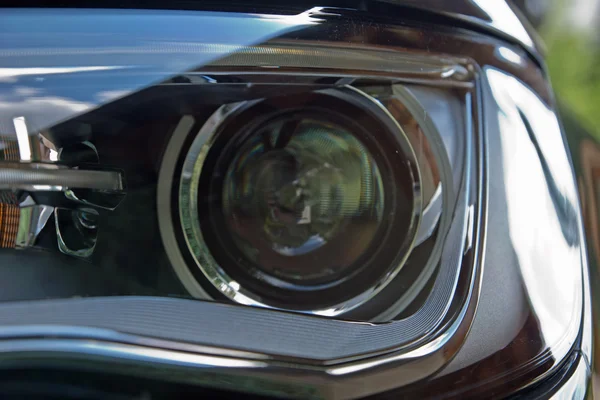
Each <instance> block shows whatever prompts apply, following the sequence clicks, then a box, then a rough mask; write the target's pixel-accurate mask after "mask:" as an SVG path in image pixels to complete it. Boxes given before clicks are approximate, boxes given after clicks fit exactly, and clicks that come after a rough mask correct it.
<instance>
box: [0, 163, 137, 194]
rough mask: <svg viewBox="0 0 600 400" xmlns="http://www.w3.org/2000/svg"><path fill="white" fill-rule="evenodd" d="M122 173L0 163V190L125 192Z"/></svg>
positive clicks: (37, 164)
mask: <svg viewBox="0 0 600 400" xmlns="http://www.w3.org/2000/svg"><path fill="white" fill-rule="evenodd" d="M124 186H125V185H124V181H123V174H122V173H121V172H119V171H96V170H84V169H69V168H65V167H59V166H57V165H52V164H41V163H13V162H2V163H0V189H2V190H7V189H8V190H12V189H20V190H30V191H39V190H45V191H63V190H66V189H67V188H80V189H96V190H108V191H121V190H123V189H124Z"/></svg>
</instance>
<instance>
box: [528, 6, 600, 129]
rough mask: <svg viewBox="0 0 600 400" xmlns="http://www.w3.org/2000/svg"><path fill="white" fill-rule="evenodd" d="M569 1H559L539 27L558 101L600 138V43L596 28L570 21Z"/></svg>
mask: <svg viewBox="0 0 600 400" xmlns="http://www.w3.org/2000/svg"><path fill="white" fill-rule="evenodd" d="M568 6H569V4H568V2H566V3H565V2H560V1H559V2H556V3H555V5H554V6H553V7H552V8H551V10H550V13H549V15H547V18H546V21H545V22H544V24H543V26H542V27H541V29H540V33H541V35H542V38H543V39H544V41H545V43H546V46H547V53H546V62H547V66H548V70H549V73H550V79H551V81H552V85H553V87H554V91H555V93H556V96H557V99H558V101H559V102H560V103H561V106H562V107H565V108H567V109H568V110H569V111H570V112H572V113H573V114H574V116H576V117H577V118H578V119H579V122H580V123H581V125H583V126H584V127H585V128H586V129H587V130H589V131H590V133H592V134H594V135H595V136H596V137H597V138H599V139H600V68H599V66H600V43H598V39H599V38H598V32H597V27H596V26H595V24H594V26H593V27H591V28H589V29H584V28H583V27H581V26H577V24H576V23H573V22H570V23H569V22H568V21H567V17H566V15H567V10H568Z"/></svg>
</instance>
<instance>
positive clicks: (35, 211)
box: [15, 205, 54, 248]
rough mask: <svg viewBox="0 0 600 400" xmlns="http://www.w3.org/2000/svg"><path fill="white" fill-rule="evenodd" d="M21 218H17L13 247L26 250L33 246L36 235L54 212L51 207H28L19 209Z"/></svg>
mask: <svg viewBox="0 0 600 400" xmlns="http://www.w3.org/2000/svg"><path fill="white" fill-rule="evenodd" d="M19 211H20V212H21V217H20V218H19V230H18V231H17V237H16V242H15V247H17V248H27V247H31V246H33V245H34V244H35V240H36V239H37V237H38V235H39V234H40V232H41V231H42V229H44V227H45V226H46V223H47V222H48V219H49V218H50V216H51V215H52V212H53V211H54V207H52V206H44V205H30V206H26V207H21V208H20V210H19Z"/></svg>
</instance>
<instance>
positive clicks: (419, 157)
mask: <svg viewBox="0 0 600 400" xmlns="http://www.w3.org/2000/svg"><path fill="white" fill-rule="evenodd" d="M40 13H49V15H51V16H52V18H50V19H49V22H46V23H44V24H41V25H40V26H37V27H36V28H35V29H33V30H32V31H30V32H24V31H23V30H21V29H20V28H19V26H21V25H19V24H23V26H32V24H31V23H30V22H31V21H32V20H35V19H36V18H38V17H39V15H41V14H40ZM134 17H135V18H136V19H137V20H136V21H137V22H136V24H135V26H138V27H142V28H141V29H142V30H141V31H135V32H133V31H132V27H131V26H130V24H131V21H132V18H134ZM363 17H364V16H362V15H360V13H356V14H355V13H352V12H349V11H342V10H329V9H312V10H309V11H307V12H304V13H301V14H297V15H284V16H281V15H279V16H273V15H252V14H235V13H210V12H187V13H179V12H172V11H123V10H121V11H110V10H99V11H98V12H95V13H93V14H89V13H84V12H79V11H72V10H54V11H33V10H28V11H25V10H20V11H19V10H17V11H7V12H3V13H2V15H1V16H0V20H3V21H5V22H6V24H5V25H3V26H4V28H2V29H4V30H6V32H7V33H11V34H13V35H14V40H12V41H10V42H5V43H1V44H0V45H1V46H2V47H1V48H0V60H3V61H4V63H3V64H4V65H8V66H9V67H6V68H4V70H3V72H2V76H1V77H0V78H1V79H2V81H1V82H0V94H1V96H2V97H1V98H2V99H3V100H2V106H0V133H1V134H2V142H1V143H2V151H1V152H0V157H1V158H2V164H0V167H1V169H0V188H1V189H2V204H1V205H0V206H1V207H2V208H0V218H1V221H0V239H1V241H0V245H1V246H2V247H4V248H5V249H3V251H2V254H0V255H2V256H3V257H5V258H6V261H1V263H2V264H6V263H8V262H10V261H9V260H14V261H13V262H18V263H25V264H27V263H31V264H34V263H39V262H42V263H43V264H48V265H49V266H48V268H49V270H52V271H55V272H54V274H53V277H54V276H55V277H56V278H53V279H61V278H60V277H61V276H64V278H62V279H65V280H69V279H71V280H75V281H77V284H74V285H72V286H69V288H68V289H65V290H56V291H54V292H53V293H51V294H48V293H47V292H46V291H45V290H37V291H27V290H25V289H23V290H22V291H21V293H19V295H16V296H15V295H13V296H12V298H11V296H7V297H8V298H7V300H20V299H28V300H32V299H39V298H46V297H70V296H86V297H87V296H90V297H91V298H89V299H79V300H53V301H48V302H33V303H31V304H29V305H28V308H27V309H28V310H29V309H31V310H32V311H31V312H30V313H29V316H28V317H27V318H25V317H16V314H15V311H14V307H17V308H18V307H25V306H24V305H22V304H21V303H15V304H11V303H6V305H1V306H0V321H4V322H5V324H6V325H7V326H8V327H11V326H14V327H16V326H22V325H25V326H33V325H34V324H35V325H36V326H38V327H39V329H41V330H40V332H44V329H45V328H44V327H47V326H56V325H60V326H64V327H65V328H64V329H63V328H61V329H58V331H55V332H54V333H55V334H57V335H58V336H59V337H61V335H64V337H69V336H70V335H71V334H70V333H69V332H71V331H70V330H69V329H71V328H69V327H78V328H79V329H82V328H83V327H88V328H89V327H93V328H98V329H103V330H107V331H111V332H112V331H114V332H118V333H119V334H123V335H125V336H123V337H121V338H120V339H119V341H120V342H122V343H128V344H130V345H131V344H134V343H133V342H135V343H136V345H139V343H140V342H136V340H137V339H134V338H155V339H158V340H160V342H157V343H154V344H151V343H150V342H148V343H146V342H144V341H142V344H141V345H142V346H147V347H149V348H154V349H155V350H156V351H159V353H156V355H155V359H154V360H153V362H160V363H169V362H171V361H173V359H170V358H169V354H170V353H169V351H168V349H169V348H172V346H171V344H182V343H188V344H194V345H201V346H205V347H206V348H207V349H209V350H208V354H211V357H212V358H210V357H208V358H207V359H205V360H204V362H206V363H207V364H210V363H211V362H213V363H214V362H217V361H216V360H219V357H225V358H226V359H227V360H229V361H231V362H232V363H233V364H231V365H234V364H235V363H236V362H239V363H241V364H239V366H240V368H248V369H253V370H255V372H256V374H258V375H260V377H261V379H266V380H268V381H270V382H271V381H277V382H280V383H281V385H283V386H282V387H285V388H286V389H282V388H281V387H280V388H279V389H277V390H279V391H282V390H283V391H284V392H285V391H288V390H296V389H291V388H298V387H299V385H300V386H302V385H304V384H305V382H309V384H308V386H309V389H307V390H309V391H313V390H314V391H316V392H321V393H325V394H332V393H335V394H336V395H339V396H341V397H350V396H352V397H353V396H359V395H367V394H371V393H374V392H376V391H383V390H388V389H393V388H396V387H399V386H402V385H404V384H408V383H412V382H414V381H417V380H419V379H421V378H424V377H426V376H429V375H431V374H433V373H434V372H436V371H437V370H439V369H440V368H442V367H443V366H444V365H446V364H447V362H448V361H449V359H450V358H452V356H454V355H455V354H456V353H457V350H458V348H459V347H460V346H461V345H462V344H463V343H464V342H465V337H466V334H467V332H468V330H469V328H470V327H471V326H473V329H474V331H475V332H477V329H479V328H478V327H479V326H480V325H478V324H481V323H478V322H477V321H478V318H479V321H486V322H483V323H484V324H485V323H489V322H490V321H493V316H497V315H499V314H498V313H500V311H499V309H500V308H501V306H499V305H498V304H492V303H493V302H490V301H489V299H494V298H498V296H500V297H501V296H503V295H505V296H511V295H512V296H515V298H514V301H515V304H516V306H515V308H514V309H511V310H508V311H506V312H505V314H503V316H502V318H499V321H500V323H501V324H502V326H503V327H510V328H506V329H501V331H502V333H503V334H504V337H502V338H500V339H498V340H497V341H496V342H494V343H493V344H489V345H487V346H484V347H485V348H486V350H485V351H483V352H479V353H477V352H475V353H474V355H473V353H471V356H470V357H466V358H461V355H462V354H468V351H469V349H470V347H469V338H467V342H466V344H465V349H466V350H467V352H466V353H464V352H463V353H461V352H458V356H457V358H456V360H455V362H454V363H451V364H450V365H449V366H447V369H446V370H445V371H444V372H443V373H442V374H441V375H446V376H447V377H448V376H449V377H450V378H441V379H448V380H450V381H451V380H452V377H453V376H454V375H452V373H453V371H455V370H459V369H460V368H463V367H465V366H472V365H477V363H480V362H483V361H484V360H486V357H488V356H489V354H494V352H495V351H500V349H501V348H502V346H501V347H500V348H495V346H498V345H500V344H502V343H504V342H503V341H508V343H512V342H511V340H513V339H515V338H517V339H518V338H520V336H519V335H522V334H523V333H522V332H521V330H520V329H521V327H523V326H529V325H527V324H531V323H530V322H527V321H529V319H528V318H535V317H537V318H540V323H539V324H538V325H537V327H536V328H535V329H534V330H536V329H537V331H536V332H537V334H539V335H540V337H542V338H543V339H542V340H539V346H532V349H531V354H526V355H524V359H523V360H521V359H519V358H517V359H516V360H515V363H514V365H512V366H511V367H510V368H509V370H510V371H513V370H514V371H516V372H515V373H514V376H515V377H516V378H515V379H517V378H518V377H520V376H522V374H521V373H520V372H519V371H523V368H524V366H531V365H532V364H531V363H532V361H531V360H537V361H535V362H534V363H533V366H534V367H535V368H539V369H540V370H541V374H542V375H543V374H544V373H550V372H549V371H551V370H552V368H553V365H555V364H558V361H562V359H563V358H565V357H566V356H567V354H569V352H570V350H571V348H572V347H573V346H574V345H575V344H576V342H577V341H578V340H580V339H579V338H580V336H579V333H580V322H581V319H582V314H581V310H582V308H583V302H584V296H583V291H582V281H583V278H584V277H583V275H582V264H584V261H582V252H584V247H583V244H582V239H581V221H580V217H579V211H578V210H579V209H578V205H577V196H576V191H575V189H574V183H573V179H572V174H571V173H570V171H571V169H570V162H569V160H568V156H567V155H566V152H565V148H564V145H563V144H562V136H561V132H560V127H559V125H558V121H557V119H556V116H555V114H554V113H553V111H552V109H551V107H550V103H549V98H550V97H549V89H548V87H547V84H546V83H545V80H544V77H543V75H542V74H541V72H540V71H539V69H538V68H537V67H536V66H535V65H534V64H533V63H532V61H531V60H530V59H529V58H528V56H527V55H526V54H525V53H524V52H523V51H521V50H519V49H518V48H517V47H515V46H511V45H506V44H503V42H499V41H496V40H493V39H490V38H489V37H484V36H477V35H470V34H466V33H465V32H462V31H459V30H457V31H444V30H443V29H438V30H436V29H432V30H424V29H422V28H420V27H418V26H411V25H410V24H409V25H408V26H399V25H395V24H394V23H390V22H377V23H375V22H373V23H369V24H367V23H362V24H358V25H356V24H355V23H354V21H355V20H360V21H364V20H363V19H362V18H363ZM108 20H110V21H112V25H111V26H112V27H111V30H110V34H108V33H106V34H103V33H101V31H97V32H96V31H94V28H93V27H92V24H91V23H92V22H93V23H98V24H102V23H104V22H106V21H108ZM85 23H87V24H88V25H89V27H88V28H84V27H83V26H82V24H85ZM59 24H60V26H61V27H62V30H58V29H56V28H57V26H58V25H59ZM198 24H200V25H203V29H200V30H198V29H196V28H195V27H197V26H198ZM150 26H160V27H162V30H155V29H153V28H150ZM233 26H236V27H238V30H237V31H235V32H233V31H232V32H231V33H230V34H228V35H223V34H217V32H223V31H224V30H227V27H233ZM211 27H212V28H211ZM82 30H83V31H88V30H89V32H88V33H94V32H96V33H98V34H99V36H94V35H89V36H77V35H73V34H74V33H77V32H81V31H82ZM48 32H53V34H52V35H50V36H47V34H48ZM161 32H162V33H161ZM424 38H425V39H424ZM426 43H427V45H426ZM444 43H446V45H444ZM51 45H53V46H56V47H52V46H51ZM500 50H501V51H500ZM508 52H512V53H511V55H512V56H511V57H506V56H505V55H506V54H507V53H508ZM515 76H518V77H519V79H517V78H515ZM517 94H518V95H517ZM524 99H527V100H524ZM521 100H522V101H523V102H521ZM541 132H543V135H542V133H541ZM498 149H501V150H498ZM499 154H501V155H502V157H504V158H501V157H500V158H498V157H499V156H498V155H499ZM550 157H552V162H549V161H548V160H549V158H550ZM561 171H562V172H561ZM565 171H569V173H565ZM525 177H528V178H525ZM536 185H537V186H536ZM534 189H535V190H534ZM527 193H528V196H529V197H527V196H526V195H525V194H527ZM546 194H547V195H546ZM523 196H525V197H523ZM527 199H529V200H527ZM528 201H529V202H528ZM488 212H489V219H488ZM542 221H545V222H544V223H542ZM498 226H500V228H497V227H498ZM524 226H525V227H530V228H529V229H530V230H527V229H524V228H523V227H524ZM542 226H544V227H545V228H544V229H543V231H542V230H540V229H541V227H542ZM519 232H522V233H519ZM526 233H527V234H526ZM536 237H537V238H540V240H541V238H544V241H543V243H541V242H540V243H538V242H536V240H535V238H536ZM491 238H492V239H493V240H491ZM527 238H530V239H527ZM486 240H487V248H486V247H485V246H484V245H485V243H486ZM550 243H552V244H553V248H552V250H553V254H554V255H555V256H556V258H555V260H557V261H556V262H550V263H547V257H546V255H545V254H544V251H543V249H544V248H545V246H548V245H549V244H550ZM13 249H19V251H16V250H13ZM495 249H510V250H511V251H513V250H514V254H513V256H511V257H512V258H508V255H507V256H506V257H507V258H505V259H503V257H502V256H501V255H500V254H498V253H495ZM40 250H41V251H40ZM506 254H509V253H506ZM484 255H485V256H486V257H487V259H486V258H484ZM28 260H29V261H28ZM484 260H485V262H484ZM503 262H504V263H505V264H506V267H505V270H504V272H502V270H501V264H502V263H503ZM484 264H485V265H486V269H489V270H490V272H486V274H484V273H483V266H484ZM542 264H543V265H544V268H545V269H544V270H543V271H540V268H541V266H542ZM488 265H489V267H488ZM40 268H41V266H40ZM73 268H77V269H78V270H77V272H75V273H73ZM90 269H91V270H95V272H94V273H97V274H99V275H100V276H102V277H103V278H102V280H101V281H99V282H100V283H99V284H98V285H93V284H92V285H90V287H93V290H88V289H86V288H85V285H81V281H82V280H85V279H86V278H82V277H81V276H82V275H81V274H82V273H81V272H80V271H81V270H84V271H85V270H90ZM507 271H508V272H507ZM172 272H174V274H173V273H172ZM12 274H13V275H14V274H16V273H15V272H14V271H13V272H12ZM61 274H63V275H61ZM507 274H509V275H510V274H513V275H511V276H512V277H513V278H514V277H517V278H516V281H514V280H511V283H510V284H509V285H508V286H507V287H506V288H504V289H502V288H493V289H490V287H489V286H488V285H489V284H491V283H494V282H503V281H505V280H510V279H512V278H507ZM16 275H18V274H16ZM84 275H85V274H84ZM8 276H9V277H11V276H12V275H8ZM486 276H487V278H486ZM542 276H545V277H546V279H547V282H546V283H545V284H544V285H550V286H551V287H552V288H553V289H555V290H554V292H553V294H552V295H549V291H548V290H547V288H544V287H543V285H542V284H541V283H540V282H542V278H541V277H542ZM74 277H75V278H74ZM14 279H22V278H19V276H16V277H15V278H14ZM486 279H487V280H486ZM486 282H487V283H486ZM559 283H560V285H559ZM503 290H504V291H503ZM113 295H118V296H114V297H109V296H113ZM124 295H143V296H148V297H129V298H128V297H122V296H124ZM552 296H554V297H555V298H554V299H552ZM167 297H188V298H195V299H196V300H194V301H192V300H178V299H167ZM524 299H529V300H528V301H525V300H524ZM198 300H200V301H198ZM521 300H523V301H521ZM558 302H559V303H560V312H557V314H556V315H554V316H552V315H550V314H551V313H549V310H550V309H551V307H552V304H554V305H556V304H558ZM482 304H485V306H483V305H482ZM248 306H251V307H248ZM2 307H5V308H4V311H3V309H2ZM48 307H50V309H52V307H56V310H60V311H59V312H57V313H53V312H48V310H49V308H48ZM477 307H479V311H478V314H477V316H476V315H475V309H476V308H477ZM488 311H489V312H490V313H491V314H489V315H488V316H485V313H486V312H488ZM480 313H483V314H480ZM480 315H481V316H480ZM490 316H492V317H491V318H490ZM533 325H535V323H533ZM36 329H37V328H36ZM9 330H10V329H9ZM483 332H485V329H484V330H483ZM89 334H90V335H91V336H92V337H94V338H95V339H100V340H106V341H110V338H107V337H103V334H102V333H101V332H95V331H94V332H89ZM527 334H528V333H527V332H526V333H525V335H527ZM15 335H16V337H18V336H19V334H18V332H16V333H15ZM87 335H88V334H87V333H86V334H84V335H83V336H84V337H86V336H87ZM127 335H129V336H127ZM483 336H485V334H484V335H483ZM128 337H129V338H130V340H128V339H127V338H128ZM470 337H475V339H474V340H475V341H477V340H482V339H481V336H477V335H475V336H473V335H471V336H470ZM259 338H260V339H259ZM517 339H515V340H517ZM132 340H133V342H132ZM519 340H520V339H519ZM169 343H170V344H169ZM477 343H479V342H476V343H475V345H474V347H477ZM504 345H505V346H506V343H504ZM115 351H116V352H115V353H111V354H110V357H125V358H127V357H129V356H130V355H131V353H130V354H129V355H127V354H125V353H126V352H125V351H123V353H122V354H120V353H119V351H117V350H115ZM177 351H180V352H183V353H177V354H179V355H181V354H185V350H181V349H179V350H177ZM486 351H487V352H491V353H489V354H485V352H486ZM191 353H193V354H194V357H196V356H199V353H200V354H204V353H203V350H198V349H196V350H193V351H192V352H191ZM107 354H108V353H107ZM173 354H175V353H173ZM173 354H171V355H170V356H171V357H173ZM9 356H10V354H9ZM551 360H554V363H553V362H552V361H551ZM223 362H224V363H225V364H227V361H223ZM195 363H200V364H202V362H201V361H198V359H194V358H190V359H189V365H187V366H186V367H185V368H189V367H192V366H193V365H194V364H195ZM225 364H224V365H225ZM270 365H276V366H277V367H278V368H279V369H278V371H277V372H271V371H270V370H269V368H267V367H269V366H270ZM262 367H265V368H264V369H263V368H262ZM291 371H294V374H297V375H295V377H294V376H288V377H285V376H284V375H286V373H287V372H291ZM219 373H222V374H224V375H227V374H229V372H228V371H227V368H225V369H224V370H223V371H220V372H219ZM399 376H401V378H399ZM392 377H395V378H394V379H392ZM363 378H364V379H367V382H368V384H366V385H363V384H361V382H362V379H363ZM492 380H493V379H492ZM207 382H208V381H207ZM374 382H379V383H378V384H377V385H375V383H374ZM209 383H210V382H209ZM252 390H260V389H257V388H254V387H253V388H252ZM269 390H271V389H269ZM273 390H275V389H273ZM277 390H275V394H281V393H279V392H277ZM298 390H299V389H298ZM415 390H417V389H415ZM269 393H270V392H269ZM302 393H304V392H302ZM311 393H312V392H311ZM304 394H306V393H304Z"/></svg>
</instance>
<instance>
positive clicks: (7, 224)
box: [0, 203, 21, 248]
mask: <svg viewBox="0 0 600 400" xmlns="http://www.w3.org/2000/svg"><path fill="white" fill-rule="evenodd" d="M20 215H21V213H20V210H19V206H18V205H15V204H6V203H0V247H2V248H14V247H15V245H16V240H17V232H18V231H19V220H20Z"/></svg>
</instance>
